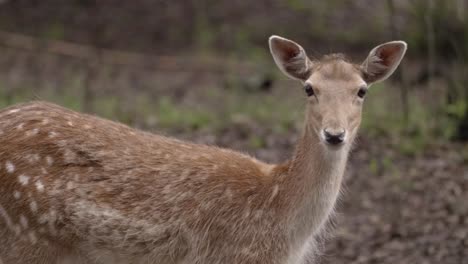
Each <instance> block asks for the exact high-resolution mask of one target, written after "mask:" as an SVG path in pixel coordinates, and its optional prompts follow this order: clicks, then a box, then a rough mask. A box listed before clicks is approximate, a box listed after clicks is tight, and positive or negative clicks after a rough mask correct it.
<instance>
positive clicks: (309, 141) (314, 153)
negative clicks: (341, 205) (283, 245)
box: [283, 125, 349, 240]
mask: <svg viewBox="0 0 468 264" xmlns="http://www.w3.org/2000/svg"><path fill="white" fill-rule="evenodd" d="M348 144H349V143H348ZM348 153H349V147H347V146H344V147H342V148H341V149H337V150H330V149H328V146H325V145H324V144H323V143H321V142H320V139H319V138H318V136H317V135H316V133H314V132H313V131H311V130H310V129H309V128H308V126H307V125H305V128H304V129H303V133H302V136H301V138H300V139H299V142H298V144H297V147H296V150H295V154H294V157H293V159H292V160H291V161H290V163H289V167H288V173H286V175H285V176H284V179H283V180H284V182H283V186H284V187H285V190H288V191H289V192H290V195H288V196H289V197H290V199H292V200H290V199H288V201H289V203H290V205H289V206H291V212H290V216H291V226H292V228H293V230H292V236H294V237H295V238H296V239H299V240H301V237H302V238H303V239H305V238H306V237H307V236H310V235H312V234H315V233H317V231H318V230H320V228H321V227H322V226H323V224H324V223H325V222H326V220H327V218H328V217H329V215H330V214H331V213H332V211H333V208H334V205H335V202H336V199H337V197H338V194H339V191H340V186H341V181H342V178H343V174H344V169H345V166H346V161H347V158H348ZM292 207H293V208H292Z"/></svg>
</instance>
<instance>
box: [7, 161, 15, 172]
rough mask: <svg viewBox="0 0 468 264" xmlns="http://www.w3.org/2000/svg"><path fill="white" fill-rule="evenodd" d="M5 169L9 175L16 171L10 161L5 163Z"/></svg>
mask: <svg viewBox="0 0 468 264" xmlns="http://www.w3.org/2000/svg"><path fill="white" fill-rule="evenodd" d="M5 168H6V170H7V172H8V173H13V172H14V171H15V165H13V163H11V162H10V161H7V162H5Z"/></svg>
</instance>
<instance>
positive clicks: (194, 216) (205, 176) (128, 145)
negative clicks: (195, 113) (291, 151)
mask: <svg viewBox="0 0 468 264" xmlns="http://www.w3.org/2000/svg"><path fill="white" fill-rule="evenodd" d="M269 169H270V167H269V166H267V165H265V164H262V163H260V162H258V161H256V160H254V159H252V158H249V157H247V156H244V155H242V154H239V153H235V152H232V151H229V150H224V149H219V148H215V147H210V146H204V145H196V144H191V143H186V142H182V141H178V140H175V139H170V138H166V137H162V136H158V135H153V134H149V133H145V132H141V131H137V130H134V129H131V128H129V127H127V126H124V125H121V124H118V123H114V122H111V121H108V120H103V119H100V118H97V117H93V116H89V115H84V114H79V113H76V112H73V111H70V110H67V109H64V108H61V107H58V106H55V105H52V104H46V103H41V102H36V103H30V104H25V105H20V106H15V107H11V108H8V109H5V110H3V111H1V112H0V180H1V182H2V184H1V185H0V191H1V193H2V195H1V198H0V217H1V218H3V221H4V223H5V226H6V227H7V230H8V232H10V234H14V237H17V238H18V239H22V240H23V241H26V242H27V243H31V244H32V245H39V244H40V245H49V244H54V245H56V246H57V247H60V249H59V251H62V250H63V251H66V250H70V251H82V252H88V253H87V254H89V255H90V256H91V257H95V256H94V255H93V254H95V255H100V256H101V257H102V258H104V259H105V258H106V256H107V257H108V258H109V259H112V258H120V259H124V258H127V257H128V258H131V259H135V257H136V256H139V257H142V256H144V257H145V258H148V256H154V258H155V259H159V260H161V261H162V260H164V259H167V261H166V262H164V261H162V262H161V263H170V261H169V260H171V261H174V262H176V263H177V261H180V259H183V258H186V257H187V256H188V255H194V256H195V255H197V256H200V255H201V254H200V252H204V253H205V255H206V254H211V253H210V252H213V251H212V249H213V247H215V246H213V243H214V244H215V245H217V246H216V247H219V248H218V251H217V252H223V251H226V252H229V251H232V252H236V251H235V250H236V249H234V248H233V247H234V245H243V249H242V250H243V251H245V252H244V253H245V254H247V255H248V254H250V253H249V251H250V250H254V249H253V248H250V247H252V246H254V245H253V239H254V237H255V236H256V237H257V238H258V237H259V234H260V233H261V234H262V235H263V236H265V237H269V238H271V239H273V237H272V236H274V235H273V234H270V233H271V231H272V229H275V228H279V225H277V223H276V222H275V217H274V215H275V208H274V207H272V206H271V205H272V204H274V199H275V198H276V197H275V196H276V195H277V193H278V189H277V186H273V183H272V181H271V179H270V178H269V177H268V176H266V174H267V172H268V170H269ZM275 188H276V189H275ZM0 221H1V220H0ZM277 231H278V230H277ZM260 237H261V236H260ZM230 239H231V241H230ZM232 239H236V241H237V242H236V243H232ZM276 239H278V237H276ZM215 241H216V242H217V244H216V243H215ZM207 242H208V244H210V245H208V244H207ZM264 243H272V241H270V242H264ZM275 243H278V244H281V242H280V241H277V242H275ZM262 245H263V246H266V244H262ZM208 246H209V247H210V248H208ZM0 247H1V245H0ZM230 247H231V248H230ZM93 252H94V253H93ZM116 252H119V253H116ZM195 252H197V253H195ZM252 252H254V251H252ZM244 253H236V254H244ZM213 257H214V256H213ZM109 261H110V262H112V260H109ZM149 263H159V262H149ZM193 263H196V262H193Z"/></svg>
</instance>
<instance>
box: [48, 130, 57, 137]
mask: <svg viewBox="0 0 468 264" xmlns="http://www.w3.org/2000/svg"><path fill="white" fill-rule="evenodd" d="M57 135H58V134H57V132H54V131H51V132H49V138H54V137H56V136H57Z"/></svg>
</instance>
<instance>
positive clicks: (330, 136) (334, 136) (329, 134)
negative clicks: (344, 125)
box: [324, 129, 345, 145]
mask: <svg viewBox="0 0 468 264" xmlns="http://www.w3.org/2000/svg"><path fill="white" fill-rule="evenodd" d="M324 135H325V140H326V141H327V142H328V143H330V144H333V145H336V144H340V143H343V141H344V139H345V131H344V130H343V129H341V130H329V129H325V130H324Z"/></svg>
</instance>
